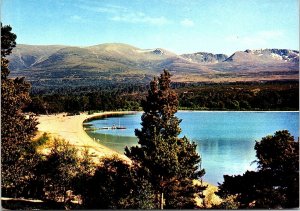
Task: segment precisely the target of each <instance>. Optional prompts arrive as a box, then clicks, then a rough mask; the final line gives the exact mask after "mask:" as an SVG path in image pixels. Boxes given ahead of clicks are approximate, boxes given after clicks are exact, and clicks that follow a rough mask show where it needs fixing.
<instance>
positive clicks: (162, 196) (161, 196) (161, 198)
mask: <svg viewBox="0 0 300 211" xmlns="http://www.w3.org/2000/svg"><path fill="white" fill-rule="evenodd" d="M160 209H161V210H163V209H164V193H163V192H161V194H160Z"/></svg>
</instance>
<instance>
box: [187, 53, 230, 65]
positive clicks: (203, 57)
mask: <svg viewBox="0 0 300 211" xmlns="http://www.w3.org/2000/svg"><path fill="white" fill-rule="evenodd" d="M181 56H182V57H183V58H186V59H188V60H189V61H192V62H197V63H218V62H223V61H225V60H226V59H227V58H228V56H227V55H225V54H212V53H207V52H197V53H193V54H182V55H181Z"/></svg>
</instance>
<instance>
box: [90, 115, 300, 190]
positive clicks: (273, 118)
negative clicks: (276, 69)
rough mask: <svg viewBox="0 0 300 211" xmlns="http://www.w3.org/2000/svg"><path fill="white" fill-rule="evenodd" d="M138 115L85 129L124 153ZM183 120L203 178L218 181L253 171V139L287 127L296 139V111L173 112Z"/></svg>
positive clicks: (134, 140) (132, 142) (95, 123)
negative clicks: (226, 176) (110, 128)
mask: <svg viewBox="0 0 300 211" xmlns="http://www.w3.org/2000/svg"><path fill="white" fill-rule="evenodd" d="M141 115H142V113H141V112H139V113H136V114H131V115H123V116H115V117H107V118H103V119H99V120H93V121H90V122H89V123H90V124H92V127H95V128H102V127H111V126H112V125H116V126H119V125H121V126H125V127H126V129H124V130H96V131H93V132H91V131H89V132H87V133H88V135H90V136H91V137H92V138H95V139H96V140H97V139H98V140H99V142H100V143H101V144H103V145H105V146H107V147H109V148H111V149H114V150H115V151H117V152H120V153H124V148H125V146H128V147H130V146H134V145H137V138H136V137H135V135H134V130H135V129H136V128H141V126H140V122H141ZM176 116H177V117H179V118H180V119H182V122H181V124H180V126H181V129H182V132H181V134H180V136H181V137H182V136H184V135H185V136H187V137H188V138H189V139H190V140H191V141H194V142H196V143H197V145H198V147H197V151H198V153H200V155H201V157H202V168H204V169H205V171H206V174H205V176H204V181H207V182H209V183H212V184H215V185H216V184H217V183H218V182H220V183H221V182H222V181H223V175H224V174H228V175H236V174H243V173H244V172H245V171H246V170H255V169H256V164H255V163H253V164H251V163H252V162H253V161H254V160H255V159H256V157H255V150H254V145H255V140H257V141H259V140H261V138H262V137H264V136H267V135H273V134H274V132H275V131H278V130H284V129H286V130H289V131H290V133H291V134H292V135H293V136H294V137H295V139H298V137H299V113H298V112H199V111H181V112H178V113H177V114H176Z"/></svg>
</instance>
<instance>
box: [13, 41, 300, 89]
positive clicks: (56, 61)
mask: <svg viewBox="0 0 300 211" xmlns="http://www.w3.org/2000/svg"><path fill="white" fill-rule="evenodd" d="M8 59H9V60H10V63H9V67H10V69H11V75H12V76H13V77H17V76H18V77H20V76H25V77H26V78H27V79H28V80H29V81H32V82H34V84H39V85H41V84H46V85H53V86H65V85H68V84H69V85H88V84H89V85H90V84H99V83H101V82H104V81H106V82H107V81H110V82H126V83H136V82H148V81H149V80H151V79H152V78H153V76H155V75H158V74H159V73H160V72H161V71H162V70H163V69H164V68H166V69H168V70H170V72H171V73H172V74H173V78H172V80H173V81H178V82H233V81H268V80H298V76H299V51H296V50H287V49H261V50H245V51H237V52H235V53H234V54H232V55H231V56H227V55H225V54H212V53H207V52H197V53H192V54H182V55H177V54H175V53H173V52H170V51H168V50H165V49H162V48H156V49H140V48H137V47H134V46H130V45H127V44H122V43H108V44H100V45H94V46H89V47H74V46H63V45H22V44H19V45H17V47H16V48H14V49H13V52H12V54H11V55H10V56H9V57H8Z"/></svg>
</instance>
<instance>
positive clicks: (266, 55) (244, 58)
mask: <svg viewBox="0 0 300 211" xmlns="http://www.w3.org/2000/svg"><path fill="white" fill-rule="evenodd" d="M225 61H227V62H233V61H234V62H264V63H266V62H274V61H285V62H299V51H296V50H288V49H261V50H249V49H248V50H245V51H238V52H236V53H234V54H233V55H231V56H230V57H229V58H227V59H226V60H225Z"/></svg>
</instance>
